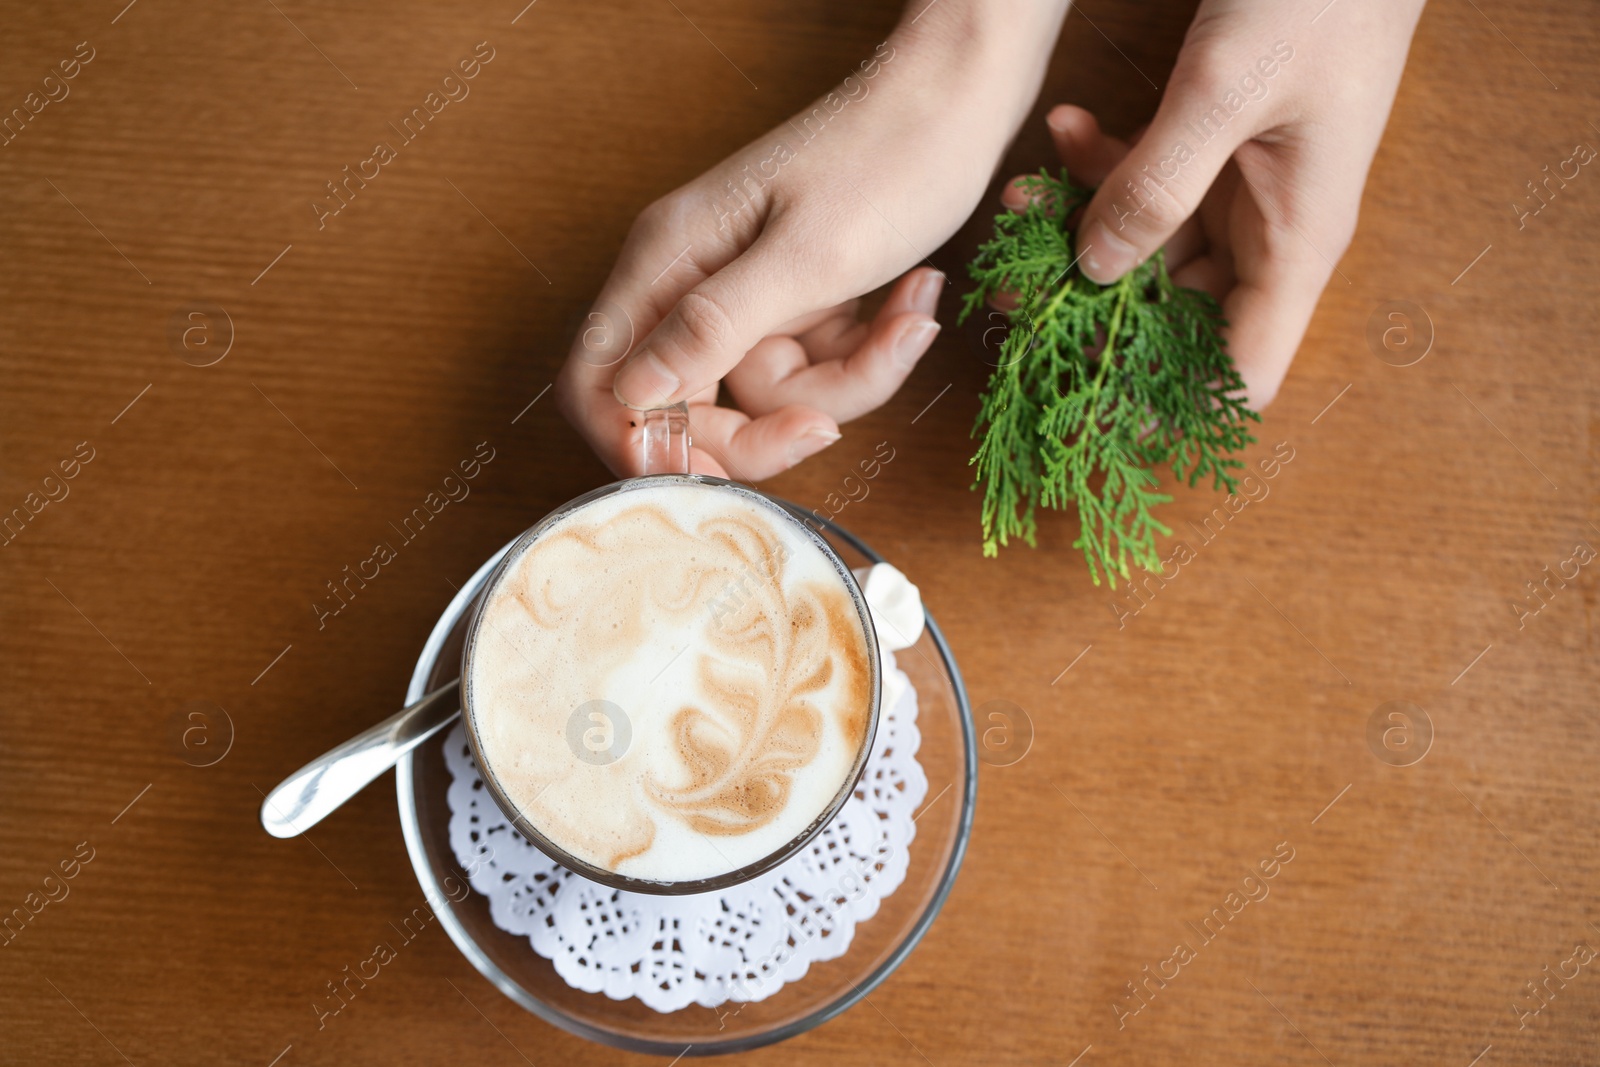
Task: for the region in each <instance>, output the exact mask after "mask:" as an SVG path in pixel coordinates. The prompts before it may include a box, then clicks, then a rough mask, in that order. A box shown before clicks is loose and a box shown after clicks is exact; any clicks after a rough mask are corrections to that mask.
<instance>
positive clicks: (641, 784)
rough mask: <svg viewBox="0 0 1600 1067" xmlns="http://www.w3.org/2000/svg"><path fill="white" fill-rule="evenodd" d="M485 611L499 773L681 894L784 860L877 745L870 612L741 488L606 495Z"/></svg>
mask: <svg viewBox="0 0 1600 1067" xmlns="http://www.w3.org/2000/svg"><path fill="white" fill-rule="evenodd" d="M483 612H484V614H483V619H482V622H481V625H480V627H479V631H478V637H477V644H476V646H475V648H474V651H473V656H472V661H471V663H470V665H469V678H468V685H469V697H468V699H469V701H470V702H471V705H472V708H473V725H474V729H475V731H476V735H477V737H476V739H477V742H478V745H479V750H480V754H481V756H482V757H483V759H484V760H485V762H486V764H487V767H486V770H487V771H488V772H490V773H492V774H493V775H494V779H495V781H496V783H497V784H498V787H499V788H500V790H501V791H502V792H503V793H504V794H505V796H506V797H507V798H508V799H509V800H510V802H511V803H513V804H514V805H515V806H516V807H517V808H518V809H519V811H520V812H521V813H522V815H523V817H524V818H525V819H526V820H527V821H528V822H530V823H531V824H532V825H533V827H535V828H536V829H537V830H538V832H539V833H540V834H542V835H543V836H544V837H546V838H547V839H548V840H549V841H550V842H551V843H553V844H555V845H557V846H558V847H560V848H562V849H565V850H566V851H567V852H569V853H570V854H571V855H573V856H575V857H577V858H579V859H581V860H584V861H585V862H588V863H591V864H593V865H595V866H597V867H600V868H603V869H605V870H609V871H614V872H616V873H618V874H623V875H627V876H629V877H635V878H643V879H650V880H655V881H665V882H671V881H684V880H693V879H699V878H706V877H714V876H716V875H719V874H724V873H727V872H729V871H732V870H736V869H738V868H740V867H743V866H746V865H748V864H750V863H752V862H755V861H756V860H760V859H762V858H764V857H766V856H769V855H771V854H773V853H774V852H776V851H778V850H779V849H781V848H783V847H784V845H785V844H786V843H788V842H789V841H792V840H793V839H795V838H796V837H798V836H800V835H801V834H802V833H804V832H805V831H806V830H807V828H808V827H809V826H810V825H811V824H812V823H813V822H815V821H816V819H817V818H818V817H819V816H821V815H822V814H824V813H825V812H826V811H827V810H828V809H829V807H830V805H831V804H832V802H833V800H834V799H835V797H836V796H837V795H838V794H839V792H840V790H841V788H842V787H843V786H844V785H845V783H846V779H847V778H848V776H849V775H850V773H851V772H852V770H853V768H854V767H855V766H856V761H857V757H858V754H859V753H860V751H861V749H862V747H863V745H864V744H865V743H866V740H867V737H866V735H867V732H868V727H869V723H870V719H871V700H872V679H871V666H870V661H869V658H868V651H867V649H868V644H867V641H868V636H867V633H866V630H865V628H864V626H863V623H862V620H861V617H860V614H859V612H858V611H857V608H856V605H855V601H854V600H853V599H852V597H851V596H850V592H849V590H848V588H847V587H846V586H845V584H844V579H843V577H842V576H841V574H840V573H839V571H838V570H837V569H836V567H835V565H834V563H833V561H832V560H830V559H829V558H828V557H827V556H826V555H825V554H824V553H823V552H822V551H821V550H820V549H818V548H817V546H816V545H814V544H813V543H811V542H810V541H809V539H807V538H806V537H805V536H803V535H802V534H801V532H800V531H798V530H796V529H793V528H790V527H787V526H786V525H785V520H784V519H783V518H782V517H781V515H779V514H778V513H777V512H776V511H775V509H773V507H772V505H769V504H767V503H765V502H763V501H759V500H757V499H756V498H754V497H752V496H751V495H750V494H748V493H746V492H744V491H742V490H735V489H732V488H727V487H716V486H692V485H691V486H684V485H657V486H644V487H640V488H638V489H632V490H624V491H621V492H618V493H615V494H612V495H610V496H607V497H602V498H600V499H599V500H597V501H595V502H594V503H592V504H590V505H587V506H585V507H583V508H580V509H579V510H577V511H576V512H574V513H572V514H570V515H567V516H564V517H563V518H562V519H560V520H558V521H557V522H556V523H555V524H553V525H552V526H551V527H550V528H549V529H548V530H546V531H545V532H543V533H542V534H541V535H540V536H539V537H538V538H537V539H536V540H535V541H534V542H533V543H532V544H531V545H530V546H528V547H527V548H526V549H525V550H523V551H522V552H521V553H520V554H519V555H517V556H516V557H515V558H513V559H512V560H511V562H510V563H509V564H508V566H507V570H506V573H505V574H504V576H503V577H502V578H501V579H500V581H499V582H498V583H497V584H496V586H495V588H494V590H493V596H492V598H491V599H490V600H489V601H488V602H487V603H486V604H485V606H484V609H483ZM596 709H599V710H596ZM575 715H576V716H577V717H578V721H577V722H576V723H574V721H573V720H574V716H575ZM590 720H593V721H592V722H591V721H590ZM613 720H616V721H613ZM574 737H577V738H581V739H582V741H581V743H580V744H577V745H574V744H573V743H572V739H573V738H574ZM623 737H625V738H626V744H625V746H624V745H621V744H619V743H618V739H619V738H623ZM619 748H620V749H621V751H618V749H619Z"/></svg>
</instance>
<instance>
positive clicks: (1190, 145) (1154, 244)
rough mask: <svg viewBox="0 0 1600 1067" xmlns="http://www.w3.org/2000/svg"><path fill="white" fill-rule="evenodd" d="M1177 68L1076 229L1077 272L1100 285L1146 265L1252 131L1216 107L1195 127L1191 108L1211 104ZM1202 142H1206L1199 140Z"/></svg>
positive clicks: (1203, 83)
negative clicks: (1145, 124) (1151, 114)
mask: <svg viewBox="0 0 1600 1067" xmlns="http://www.w3.org/2000/svg"><path fill="white" fill-rule="evenodd" d="M1196 66H1197V64H1196V63H1191V64H1189V65H1188V69H1185V68H1184V65H1183V62H1182V59H1181V58H1180V67H1179V69H1178V70H1176V71H1174V73H1173V80H1172V84H1171V86H1170V87H1169V89H1168V91H1167V93H1166V95H1165V96H1164V97H1163V98H1162V100H1161V106H1160V107H1159V109H1157V111H1156V116H1155V119H1154V120H1153V121H1152V122H1151V123H1150V129H1149V131H1148V132H1147V133H1146V134H1145V135H1144V136H1143V137H1142V138H1140V140H1139V143H1138V144H1136V145H1134V146H1133V148H1132V149H1131V150H1130V151H1129V152H1128V154H1127V156H1126V157H1125V158H1124V159H1122V160H1121V162H1119V163H1118V164H1117V165H1116V166H1115V167H1113V168H1112V169H1111V171H1110V173H1108V174H1107V175H1106V177H1105V180H1104V181H1103V182H1102V183H1101V185H1100V189H1099V191H1098V192H1097V193H1096V194H1095V196H1094V199H1093V200H1092V201H1091V202H1090V204H1089V206H1088V208H1087V209H1086V210H1085V211H1084V215H1083V220H1082V222H1080V223H1079V226H1078V248H1079V249H1080V251H1081V253H1082V256H1083V260H1082V270H1083V273H1084V274H1086V275H1088V276H1089V277H1090V278H1092V279H1093V280H1094V281H1097V282H1099V283H1100V284H1102V285H1107V284H1110V283H1111V282H1113V281H1116V280H1117V279H1118V278H1120V277H1122V275H1124V274H1126V273H1127V272H1128V271H1130V270H1132V269H1133V268H1134V267H1136V266H1138V265H1139V264H1140V263H1142V262H1144V260H1146V259H1148V258H1149V257H1150V256H1151V255H1152V254H1153V253H1154V252H1155V250H1156V249H1158V248H1160V247H1161V246H1162V245H1164V244H1166V243H1167V242H1168V241H1169V240H1170V239H1171V238H1172V236H1173V234H1174V233H1176V232H1177V230H1178V228H1179V227H1180V226H1181V225H1182V224H1183V223H1184V221H1185V220H1187V219H1189V218H1190V217H1191V216H1192V215H1193V214H1194V213H1195V210H1196V209H1197V208H1198V207H1199V206H1200V202H1201V200H1202V199H1203V198H1204V197H1205V194H1206V191H1207V190H1208V189H1210V188H1211V183H1212V182H1213V181H1215V180H1216V177H1217V174H1218V173H1219V172H1220V171H1221V170H1222V168H1223V166H1224V165H1225V164H1226V163H1227V162H1228V159H1229V157H1231V156H1232V155H1233V152H1234V149H1236V148H1237V147H1238V146H1239V145H1241V144H1243V143H1244V141H1246V140H1247V139H1248V138H1249V137H1250V136H1251V135H1252V134H1253V133H1254V132H1255V128H1254V127H1253V126H1251V125H1249V124H1248V122H1249V121H1250V120H1251V119H1252V118H1255V119H1256V120H1257V121H1259V118H1260V117H1259V114H1255V115H1247V116H1241V117H1234V116H1232V115H1231V113H1230V112H1229V111H1228V110H1227V109H1226V108H1223V107H1221V106H1220V105H1219V106H1218V107H1217V108H1215V109H1213V111H1212V112H1209V113H1203V114H1201V117H1200V118H1199V119H1198V122H1199V125H1198V126H1197V125H1196V121H1197V120H1196V118H1195V115H1196V105H1195V101H1196V100H1200V101H1205V100H1209V99H1213V98H1214V96H1215V95H1216V94H1213V93H1212V91H1211V86H1210V84H1209V80H1208V79H1207V78H1206V77H1205V76H1204V75H1203V74H1202V73H1199V72H1197V71H1196V70H1195V68H1196ZM1202 138H1204V139H1202Z"/></svg>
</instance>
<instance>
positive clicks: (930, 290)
mask: <svg viewBox="0 0 1600 1067" xmlns="http://www.w3.org/2000/svg"><path fill="white" fill-rule="evenodd" d="M943 291H944V274H943V272H941V271H936V270H935V271H929V272H928V273H927V274H926V275H925V276H924V277H923V279H922V284H921V285H918V286H917V295H916V298H915V299H914V300H913V301H912V303H914V304H916V305H917V307H919V308H921V309H922V310H924V311H926V312H927V313H928V314H929V315H932V314H933V313H934V311H935V310H936V309H937V308H938V307H939V294H940V293H942V292H943Z"/></svg>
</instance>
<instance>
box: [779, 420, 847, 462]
mask: <svg viewBox="0 0 1600 1067" xmlns="http://www.w3.org/2000/svg"><path fill="white" fill-rule="evenodd" d="M839 437H840V435H839V434H836V433H832V432H830V431H828V430H823V429H812V430H807V431H806V432H805V434H804V435H803V436H801V438H800V439H799V440H798V441H796V442H794V444H792V445H790V446H789V466H791V467H792V466H794V465H795V464H796V463H799V462H800V461H801V460H803V459H810V458H811V457H812V456H814V455H816V454H817V453H818V452H821V451H822V450H823V449H824V448H827V447H828V446H829V445H831V444H833V443H834V442H835V441H837V440H838V439H839Z"/></svg>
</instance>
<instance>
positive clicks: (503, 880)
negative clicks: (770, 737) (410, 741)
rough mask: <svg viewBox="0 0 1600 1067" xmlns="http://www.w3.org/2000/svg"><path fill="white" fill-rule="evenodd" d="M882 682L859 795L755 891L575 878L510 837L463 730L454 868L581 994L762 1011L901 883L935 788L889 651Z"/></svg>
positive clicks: (913, 703) (449, 758)
mask: <svg viewBox="0 0 1600 1067" xmlns="http://www.w3.org/2000/svg"><path fill="white" fill-rule="evenodd" d="M883 674H884V682H885V684H884V694H885V697H886V701H885V708H884V712H883V714H882V715H881V716H880V719H879V723H878V732H877V736H876V738H875V740H874V742H873V746H872V755H871V758H870V759H869V761H868V763H867V767H866V772H865V773H864V774H863V775H862V779H861V784H860V785H859V786H858V787H857V789H856V792H855V795H854V796H852V797H851V798H850V799H849V800H847V801H845V804H844V807H843V808H841V809H840V811H839V814H838V815H837V816H836V817H835V818H834V820H833V821H832V822H831V823H829V824H828V826H827V827H826V828H825V829H824V830H823V831H822V833H820V834H819V835H817V837H816V839H815V840H813V841H812V842H811V845H810V847H808V848H807V849H806V850H805V851H804V852H801V853H799V854H798V855H795V856H793V857H791V858H790V859H789V860H788V861H787V862H785V863H783V864H782V865H781V866H779V867H777V868H775V869H774V870H772V871H769V872H768V873H767V874H764V875H762V876H761V877H759V878H757V879H755V880H754V881H751V882H747V883H745V884H744V885H740V886H735V887H734V888H732V889H727V890H723V891H722V892H718V893H703V894H699V895H697V896H686V897H662V896H647V895H644V894H640V893H627V892H622V891H620V890H615V889H608V888H606V887H605V886H602V885H598V884H596V883H594V882H591V881H589V880H588V879H586V878H582V877H580V876H578V875H576V874H573V873H572V872H571V871H569V870H567V869H566V868H564V867H562V866H560V865H559V864H557V863H556V862H555V861H554V860H552V859H550V858H549V857H548V856H546V855H545V854H544V853H543V852H540V851H539V850H538V849H537V848H535V847H534V846H532V845H530V844H529V843H528V842H527V841H526V840H524V839H523V837H522V835H520V834H518V833H517V832H516V831H515V830H514V829H512V827H511V824H510V822H509V821H508V820H507V819H506V817H505V815H504V814H503V813H502V812H501V811H500V809H499V808H498V807H496V806H495V803H494V800H493V798H491V797H490V796H489V793H488V791H487V790H486V789H485V788H484V785H483V778H482V777H481V776H480V775H479V774H478V768H477V766H476V765H475V764H474V763H473V760H472V750H471V748H470V747H469V746H468V744H467V736H466V727H465V726H464V725H463V724H461V723H459V722H458V723H457V724H456V725H455V727H454V728H453V729H452V730H451V732H450V735H449V737H448V738H447V739H446V741H445V759H446V762H447V763H448V764H449V766H450V773H451V776H452V778H453V781H452V782H451V785H450V792H449V803H450V845H451V848H452V849H453V851H454V852H455V856H456V861H457V862H458V863H459V864H460V865H461V868H462V870H463V871H465V872H466V874H467V876H468V878H469V880H470V881H471V883H472V887H473V888H474V889H476V890H477V891H478V892H480V893H482V894H483V895H484V896H486V897H488V898H489V914H490V915H491V916H492V917H493V919H494V922H495V925H496V926H499V927H500V928H501V929H502V930H506V931H508V932H510V933H514V934H520V935H524V936H526V937H527V938H528V940H529V942H530V943H531V944H532V945H533V950H534V951H535V952H537V953H538V954H539V955H541V956H543V957H545V958H546V959H548V960H550V961H551V962H552V963H554V964H555V968H556V971H557V973H559V974H560V975H561V977H562V978H564V979H565V980H566V981H567V983H568V984H569V985H572V986H574V987H575V988H578V989H582V990H584V991H586V992H590V993H604V994H605V995H606V996H608V997H610V998H612V999H613V1000H626V999H627V998H628V997H638V998H639V1000H640V1001H642V1002H643V1003H644V1004H646V1005H648V1006H649V1007H651V1008H654V1009H655V1010H656V1011H662V1012H666V1011H676V1010H678V1009H679V1008H683V1007H686V1006H688V1005H690V1004H700V1005H703V1006H704V1007H707V1008H716V1007H719V1006H721V1005H722V1004H725V1003H727V1002H728V1001H734V1002H736V1003H743V1002H748V1001H755V1000H763V999H765V998H766V997H769V996H771V995H772V994H773V993H775V992H777V991H778V989H780V988H781V987H782V986H783V984H784V983H785V982H793V981H797V980H798V979H800V978H802V977H804V976H805V973H806V970H807V969H808V968H809V967H810V966H811V963H812V961H813V960H831V959H837V958H838V957H839V956H842V955H843V954H844V952H845V950H846V949H848V948H849V947H850V941H851V939H852V938H853V937H854V935H855V928H856V924H857V923H859V922H863V921H864V920H867V919H870V918H871V917H872V916H873V915H874V914H876V913H877V911H878V904H879V902H880V901H882V900H883V899H884V898H885V897H887V896H889V895H890V894H891V893H893V892H894V891H895V890H896V889H897V888H898V887H899V885H900V883H901V882H902V881H904V880H905V874H906V863H907V860H908V851H907V850H908V849H909V848H910V845H911V841H912V838H914V837H915V836H916V823H914V822H913V821H912V815H913V814H914V813H915V812H916V810H917V808H918V807H919V806H920V805H921V803H922V800H923V798H924V797H925V796H927V793H928V779H927V776H926V775H925V774H923V771H922V766H921V764H919V763H918V762H917V758H916V754H917V748H918V746H919V745H920V743H921V735H920V734H919V733H918V732H917V694H916V690H915V689H913V688H912V687H911V685H910V683H909V680H907V679H906V676H905V673H904V672H903V671H901V670H900V669H899V667H897V666H895V662H894V655H893V653H891V652H888V651H887V650H884V651H883ZM891 674H892V675H897V676H898V678H897V679H895V680H894V681H891V679H890V676H891ZM895 682H901V683H904V684H903V685H902V684H895ZM895 693H898V697H897V699H894V701H893V707H889V706H888V700H887V698H889V697H890V696H892V695H894V694H895Z"/></svg>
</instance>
